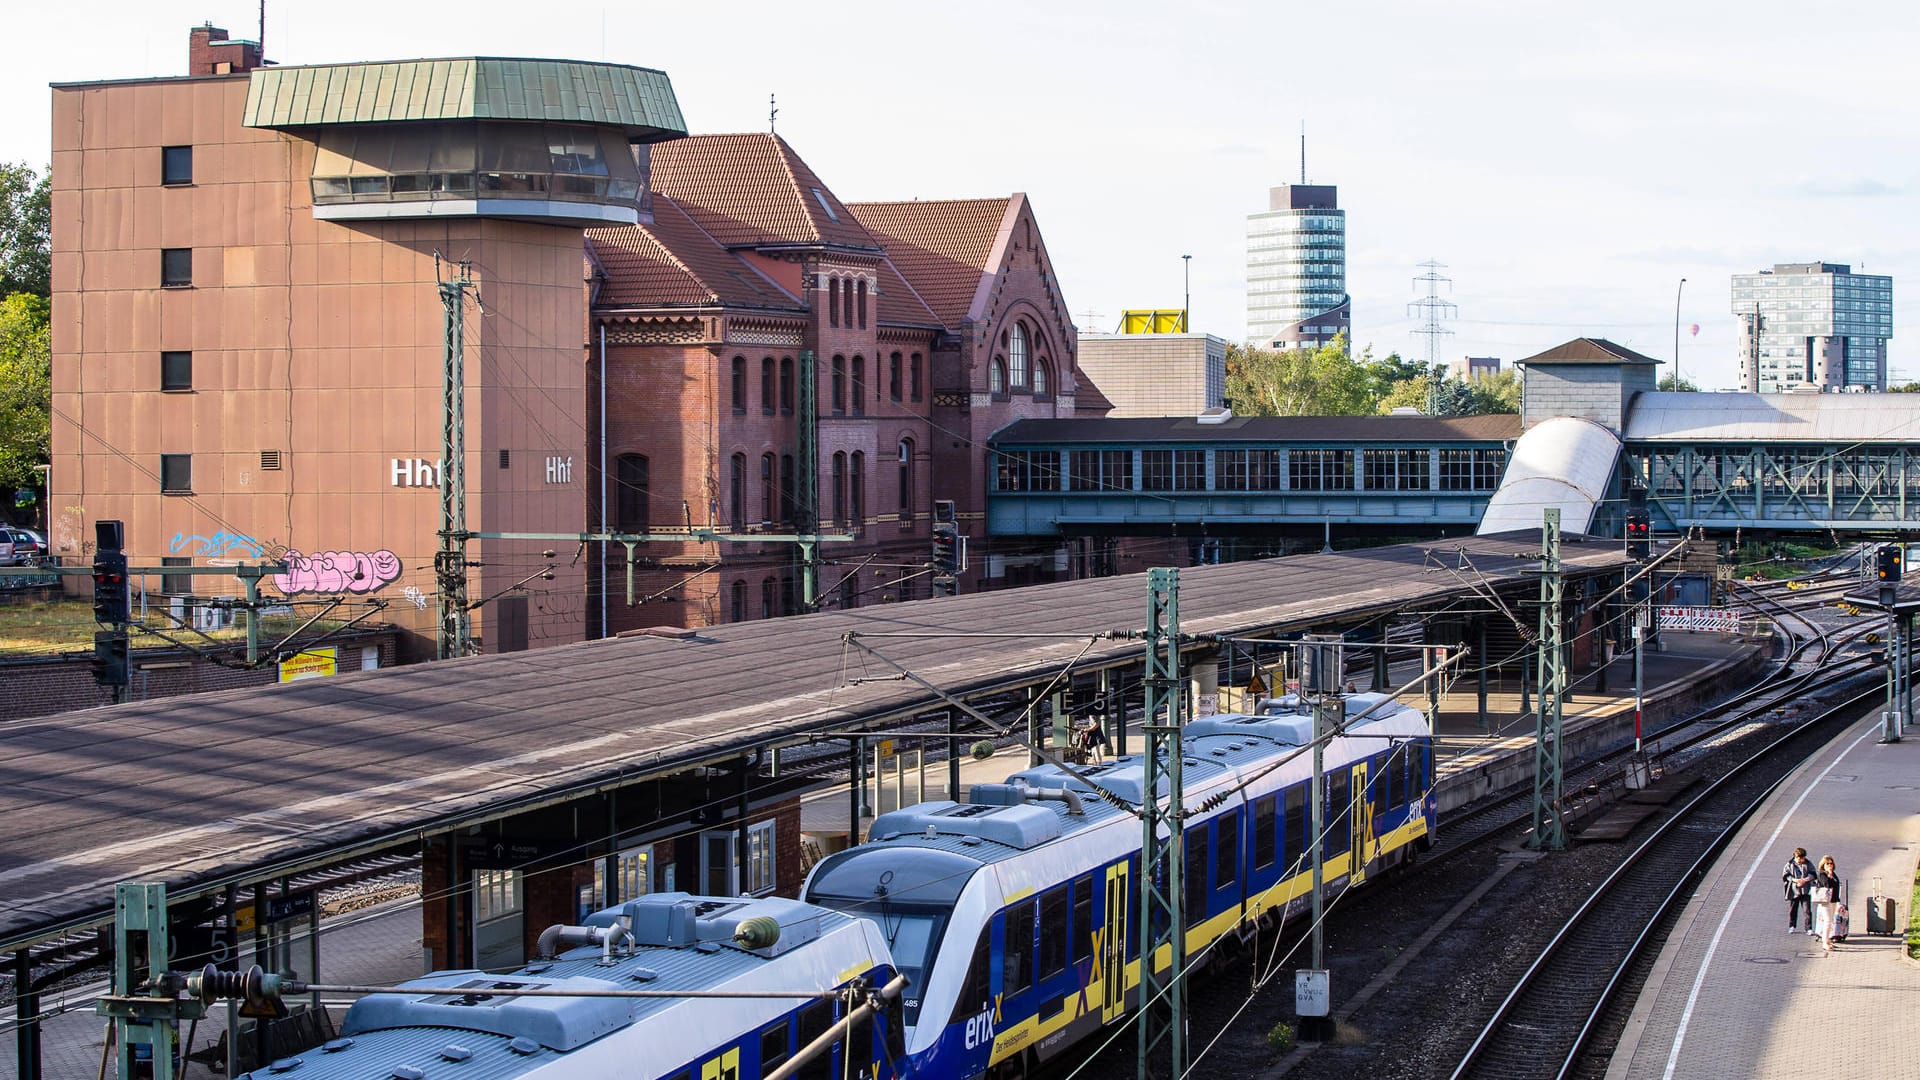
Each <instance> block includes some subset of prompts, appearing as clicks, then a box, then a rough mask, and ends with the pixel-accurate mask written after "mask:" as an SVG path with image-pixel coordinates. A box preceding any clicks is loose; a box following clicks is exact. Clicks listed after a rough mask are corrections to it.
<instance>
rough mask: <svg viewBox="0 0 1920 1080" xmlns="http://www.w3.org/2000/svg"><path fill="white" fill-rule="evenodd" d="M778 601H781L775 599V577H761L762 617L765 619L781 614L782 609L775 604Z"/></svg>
mask: <svg viewBox="0 0 1920 1080" xmlns="http://www.w3.org/2000/svg"><path fill="white" fill-rule="evenodd" d="M778 603H779V601H777V600H775V599H774V597H773V578H772V577H771V576H768V577H763V578H761V579H760V617H761V618H763V619H771V618H773V617H774V616H776V615H778V614H780V609H779V608H778V607H777V606H775V605H777V604H778Z"/></svg>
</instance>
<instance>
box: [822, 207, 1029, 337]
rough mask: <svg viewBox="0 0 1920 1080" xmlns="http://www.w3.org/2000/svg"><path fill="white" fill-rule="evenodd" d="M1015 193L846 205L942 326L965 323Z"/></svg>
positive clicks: (991, 268) (992, 269)
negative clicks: (995, 196)
mask: <svg viewBox="0 0 1920 1080" xmlns="http://www.w3.org/2000/svg"><path fill="white" fill-rule="evenodd" d="M1025 198H1026V197H1025V196H1024V195H1019V194H1015V195H1012V196H1005V197H1002V198H997V199H938V200H925V201H915V202H879V203H854V204H852V205H851V206H850V207H849V209H851V210H852V211H853V214H854V216H855V217H857V218H859V219H860V223H861V224H862V225H865V226H866V227H867V229H868V231H869V232H871V233H872V234H873V235H874V236H875V237H877V238H878V239H879V241H880V242H881V243H882V244H884V245H886V249H887V257H888V258H889V259H891V260H892V261H893V264H894V265H895V266H896V267H898V268H899V270H900V272H901V273H902V274H904V275H905V276H906V279H907V281H908V282H909V283H911V284H912V285H913V287H914V289H915V290H916V291H917V292H919V294H920V296H921V298H922V299H924V300H925V301H926V302H927V304H928V305H929V306H930V307H932V308H933V311H934V313H935V314H937V315H939V316H940V318H941V321H942V322H944V323H945V324H946V325H947V326H948V327H957V326H959V325H960V324H961V323H963V322H965V321H966V319H967V317H968V315H969V314H970V313H971V312H972V309H973V302H974V298H975V297H976V296H977V295H978V294H979V292H980V283H981V279H982V278H984V277H986V276H987V275H989V274H992V273H996V272H998V271H999V269H1000V267H999V265H998V259H997V258H996V253H997V251H998V248H999V243H998V241H999V240H1000V235H1001V230H1002V228H1003V227H1004V226H1005V223H1006V222H1007V220H1008V219H1009V217H1010V214H1009V210H1011V209H1013V204H1014V203H1015V201H1016V200H1018V201H1020V202H1024V201H1025Z"/></svg>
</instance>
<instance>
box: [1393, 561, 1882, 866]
mask: <svg viewBox="0 0 1920 1080" xmlns="http://www.w3.org/2000/svg"><path fill="white" fill-rule="evenodd" d="M1750 602H1751V603H1752V604H1753V605H1754V606H1756V607H1766V608H1769V609H1771V610H1773V611H1775V612H1777V613H1778V614H1780V615H1782V616H1784V617H1785V618H1788V619H1791V620H1793V621H1795V622H1798V623H1800V624H1802V625H1803V626H1804V627H1805V628H1806V632H1805V633H1803V634H1793V635H1792V642H1793V643H1792V644H1791V645H1790V646H1789V649H1788V652H1787V655H1786V656H1785V657H1784V658H1783V660H1782V662H1781V663H1780V664H1779V665H1778V666H1777V667H1775V668H1774V669H1773V670H1772V671H1771V672H1768V673H1767V675H1766V676H1765V677H1764V678H1762V679H1761V680H1760V681H1758V682H1756V683H1755V684H1754V685H1753V686H1751V687H1749V688H1747V689H1745V690H1742V691H1740V692H1739V693H1737V694H1735V695H1733V696H1732V697H1730V698H1728V699H1726V700H1725V701H1721V702H1719V703H1717V704H1715V705H1712V706H1709V707H1708V708H1706V709H1703V710H1701V711H1700V712H1698V713H1695V714H1693V715H1692V716H1689V717H1686V718H1685V719H1681V720H1677V721H1675V722H1673V723H1670V724H1667V725H1665V726H1663V727H1661V728H1660V729H1658V730H1656V731H1654V732H1652V733H1651V734H1649V735H1648V736H1647V737H1646V738H1645V739H1644V740H1643V742H1644V744H1645V746H1646V751H1647V756H1648V758H1649V760H1652V761H1654V762H1655V763H1656V765H1657V764H1659V763H1660V762H1663V761H1670V760H1674V759H1677V758H1679V757H1681V756H1682V755H1684V754H1685V753H1686V752H1688V751H1692V750H1694V749H1696V748H1698V747H1702V746H1705V745H1707V744H1710V743H1712V742H1715V741H1716V740H1719V739H1720V738H1722V737H1723V736H1725V735H1727V734H1728V733H1730V732H1732V731H1735V730H1737V729H1739V728H1741V727H1744V726H1746V725H1749V724H1752V723H1754V722H1755V721H1756V720H1758V719H1759V718H1761V717H1763V716H1765V715H1767V714H1769V713H1771V712H1773V711H1774V710H1777V709H1779V708H1780V707H1782V706H1783V705H1786V704H1788V703H1790V702H1793V701H1795V700H1797V699H1798V698H1799V697H1801V696H1802V695H1804V694H1806V693H1807V691H1808V690H1809V689H1810V688H1811V687H1813V686H1814V685H1816V684H1817V683H1819V682H1824V681H1829V680H1834V681H1838V680H1843V679H1845V678H1848V677H1851V676H1853V675H1858V674H1862V673H1864V672H1865V671H1867V670H1869V669H1871V668H1872V667H1873V666H1874V660H1873V658H1871V657H1866V656H1860V657H1847V658H1845V659H1837V658H1838V657H1839V656H1840V653H1841V650H1842V649H1844V648H1846V647H1847V646H1848V645H1851V644H1852V643H1854V642H1855V641H1857V640H1858V639H1859V638H1860V637H1862V636H1864V635H1866V634H1868V633H1871V632H1872V631H1873V630H1875V629H1877V628H1878V626H1879V623H1878V622H1877V621H1876V622H1873V623H1871V624H1866V625H1863V626H1860V627H1856V628H1850V629H1848V630H1847V631H1846V632H1844V633H1836V632H1834V631H1832V630H1829V629H1827V628H1825V627H1822V626H1821V625H1820V624H1819V623H1817V622H1815V621H1813V620H1812V619H1810V618H1807V617H1806V616H1805V615H1804V614H1802V613H1801V612H1799V611H1796V610H1794V609H1793V608H1792V607H1791V606H1789V605H1786V604H1783V603H1781V602H1779V601H1778V600H1776V599H1774V598H1773V597H1772V596H1769V595H1767V594H1766V593H1764V592H1757V591H1755V592H1752V593H1751V596H1750ZM1630 755H1631V748H1629V747H1621V748H1620V749H1618V750H1614V751H1611V752H1609V753H1606V754H1602V755H1599V756H1597V757H1594V758H1591V759H1589V760H1587V761H1585V762H1582V763H1580V764H1579V765H1576V766H1573V767H1571V768H1569V769H1568V770H1567V773H1566V789H1567V790H1568V791H1570V792H1585V793H1588V794H1590V795H1597V794H1600V793H1603V792H1605V791H1606V790H1607V789H1611V788H1618V787H1620V786H1622V785H1624V783H1625V779H1626V762H1627V759H1628V758H1629V756H1630ZM1532 799H1533V793H1532V792H1531V791H1515V792H1510V793H1508V794H1506V795H1502V796H1495V797H1494V798H1492V799H1488V800H1482V801H1481V802H1479V803H1476V804H1474V805H1473V806H1470V807H1467V808H1465V809H1463V810H1462V811H1460V812H1459V813H1457V814H1456V815H1455V816H1453V817H1450V818H1448V819H1446V820H1443V821H1442V822H1441V823H1440V829H1439V834H1440V839H1439V840H1438V842H1437V843H1436V844H1435V845H1434V848H1433V849H1432V851H1430V852H1429V853H1428V854H1427V855H1425V856H1424V857H1423V859H1422V861H1423V862H1424V863H1426V864H1428V865H1431V864H1433V863H1435V862H1439V861H1444V860H1447V859H1451V858H1454V857H1456V856H1458V855H1459V854H1461V853H1462V852H1466V851H1469V850H1473V849H1474V848H1476V847H1478V845H1480V844H1481V843H1482V842H1484V841H1486V840H1488V839H1489V838H1492V837H1494V836H1496V835H1500V834H1504V833H1506V832H1509V831H1511V830H1513V829H1515V828H1518V827H1519V826H1521V825H1523V824H1525V823H1527V822H1528V820H1529V819H1530V817H1531V811H1532Z"/></svg>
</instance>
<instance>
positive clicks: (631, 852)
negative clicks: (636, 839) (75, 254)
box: [612, 844, 653, 904]
mask: <svg viewBox="0 0 1920 1080" xmlns="http://www.w3.org/2000/svg"><path fill="white" fill-rule="evenodd" d="M613 865H614V872H613V882H612V884H613V886H614V888H615V889H616V890H617V892H616V893H615V895H614V897H613V898H612V899H613V902H614V903H618V904H624V903H626V902H627V901H629V900H636V899H638V898H640V897H642V896H645V895H647V894H648V893H650V892H652V891H653V845H652V844H640V845H638V846H635V847H630V848H622V849H620V850H619V851H616V852H614V853H613Z"/></svg>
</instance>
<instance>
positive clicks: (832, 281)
mask: <svg viewBox="0 0 1920 1080" xmlns="http://www.w3.org/2000/svg"><path fill="white" fill-rule="evenodd" d="M827 325H829V326H839V325H840V279H839V278H828V279H827Z"/></svg>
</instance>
